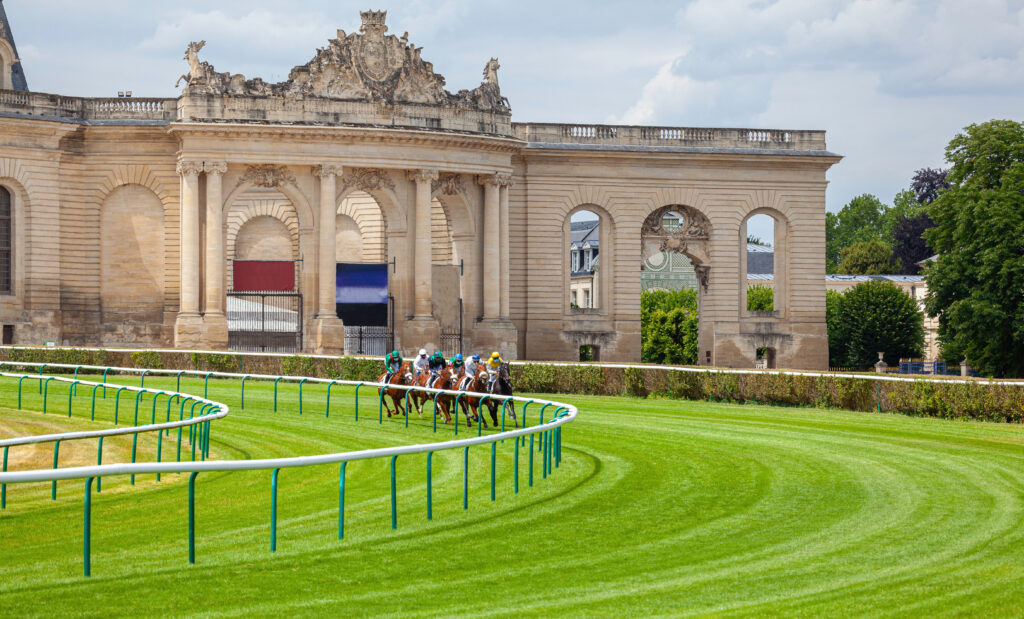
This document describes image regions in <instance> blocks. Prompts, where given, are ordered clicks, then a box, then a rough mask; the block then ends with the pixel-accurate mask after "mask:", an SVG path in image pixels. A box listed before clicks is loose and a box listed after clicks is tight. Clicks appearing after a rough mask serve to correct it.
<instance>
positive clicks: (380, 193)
mask: <svg viewBox="0 0 1024 619" xmlns="http://www.w3.org/2000/svg"><path fill="white" fill-rule="evenodd" d="M339 185H340V183H339ZM359 191H361V192H363V193H366V194H368V195H369V196H370V197H371V198H373V200H374V201H375V202H376V203H377V207H378V208H380V212H381V215H382V216H383V217H384V229H385V230H386V231H387V232H386V233H387V234H391V233H396V234H404V233H405V232H406V223H405V215H404V210H403V209H402V208H401V207H400V206H399V205H400V204H401V203H402V201H401V200H399V199H398V196H397V195H396V194H395V192H394V191H393V190H391V189H390V188H388V187H377V188H373V187H359V186H354V185H352V186H342V187H341V188H340V189H339V190H338V194H337V196H335V204H338V205H340V204H341V203H342V201H343V200H344V199H345V198H347V197H348V196H349V195H350V194H352V193H355V192H359Z"/></svg>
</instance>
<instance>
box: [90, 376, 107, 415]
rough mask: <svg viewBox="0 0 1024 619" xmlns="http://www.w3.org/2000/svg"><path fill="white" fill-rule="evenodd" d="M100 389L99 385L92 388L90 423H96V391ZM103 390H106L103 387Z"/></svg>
mask: <svg viewBox="0 0 1024 619" xmlns="http://www.w3.org/2000/svg"><path fill="white" fill-rule="evenodd" d="M100 387H101V385H93V388H92V411H91V412H90V413H89V419H90V420H91V421H96V390H97V389H99V388H100ZM104 389H106V387H104Z"/></svg>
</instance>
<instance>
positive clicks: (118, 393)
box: [114, 387, 128, 426]
mask: <svg viewBox="0 0 1024 619" xmlns="http://www.w3.org/2000/svg"><path fill="white" fill-rule="evenodd" d="M127 388H128V387H118V388H117V391H116V392H115V393H114V425H115V426H116V425H117V413H118V407H119V405H120V404H121V392H122V391H124V390H125V389H127Z"/></svg>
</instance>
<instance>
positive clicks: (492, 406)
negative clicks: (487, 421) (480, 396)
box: [487, 400, 498, 428]
mask: <svg viewBox="0 0 1024 619" xmlns="http://www.w3.org/2000/svg"><path fill="white" fill-rule="evenodd" d="M487 410H489V411H491V420H492V421H493V422H494V427H495V428H497V427H498V403H497V402H495V401H494V400H488V401H487Z"/></svg>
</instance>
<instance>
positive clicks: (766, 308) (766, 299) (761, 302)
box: [747, 284, 775, 312]
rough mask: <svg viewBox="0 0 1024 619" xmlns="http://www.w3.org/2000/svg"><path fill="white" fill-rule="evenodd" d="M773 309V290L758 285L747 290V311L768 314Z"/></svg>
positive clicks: (769, 287)
mask: <svg viewBox="0 0 1024 619" xmlns="http://www.w3.org/2000/svg"><path fill="white" fill-rule="evenodd" d="M773 309H775V290H774V289H773V288H772V287H771V286H762V285H760V284H758V285H755V286H751V287H750V288H747V311H751V312H770V311H772V310H773Z"/></svg>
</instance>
